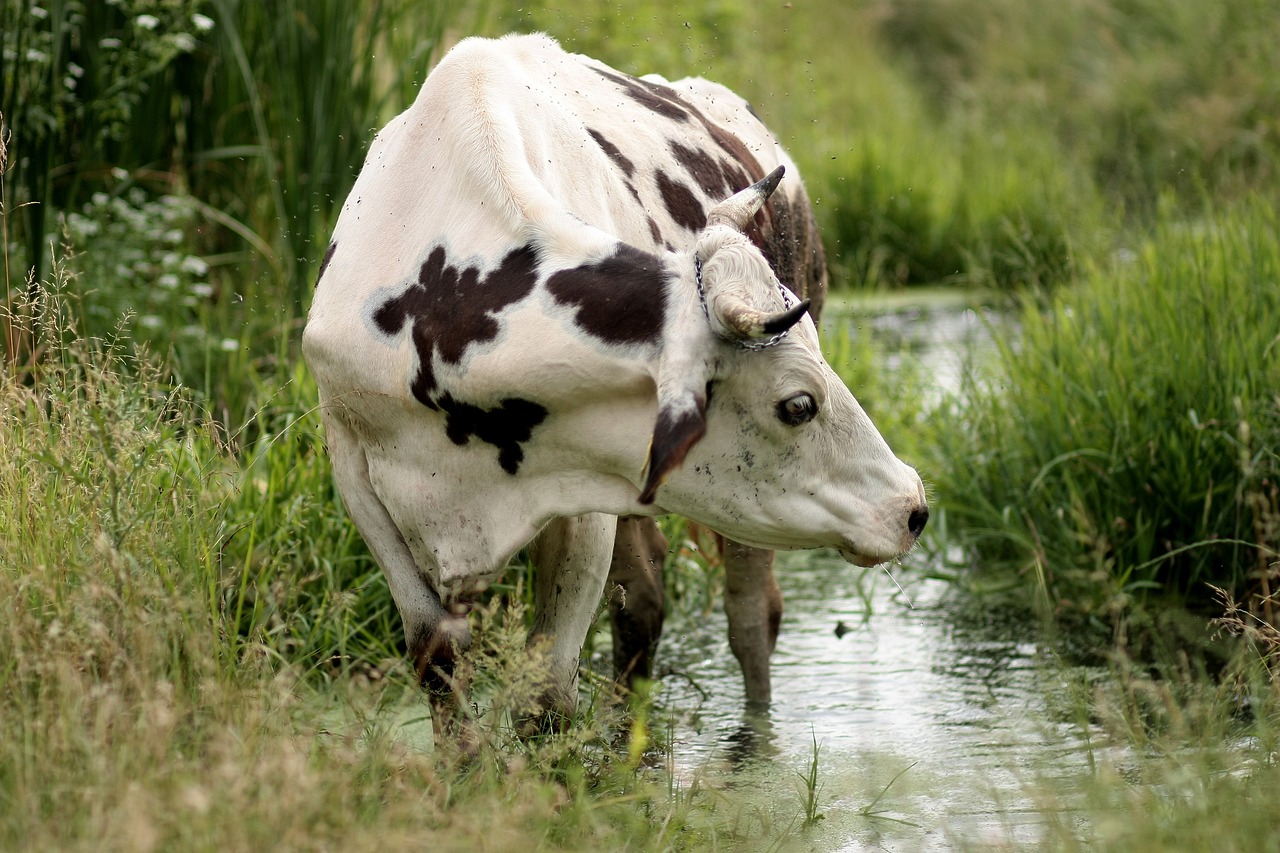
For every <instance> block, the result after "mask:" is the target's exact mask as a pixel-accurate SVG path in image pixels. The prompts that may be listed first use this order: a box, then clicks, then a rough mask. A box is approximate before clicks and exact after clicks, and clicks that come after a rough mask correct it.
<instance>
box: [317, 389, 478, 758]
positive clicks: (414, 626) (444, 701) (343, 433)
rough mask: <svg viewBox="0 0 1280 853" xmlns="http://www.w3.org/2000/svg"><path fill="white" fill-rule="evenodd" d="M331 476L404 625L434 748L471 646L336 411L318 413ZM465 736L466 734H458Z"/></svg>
mask: <svg viewBox="0 0 1280 853" xmlns="http://www.w3.org/2000/svg"><path fill="white" fill-rule="evenodd" d="M322 417H323V419H324V426H325V436H326V440H327V443H328V445H329V458H330V459H331V460H332V462H333V473H334V476H335V477H336V478H337V480H338V484H339V486H340V487H341V491H342V499H343V502H344V504H345V505H346V509H347V514H348V515H350V516H351V519H352V520H353V521H354V522H355V524H356V528H357V529H358V530H359V531H360V535H361V536H363V537H364V541H365V542H366V543H367V544H368V545H369V550H370V551H372V552H373V556H374V558H375V559H376V560H377V561H378V565H379V566H381V567H382V572H383V574H384V575H386V578H387V585H388V586H389V587H390V588H391V597H392V598H393V599H394V600H395V603H396V609H397V610H399V611H400V618H401V620H402V621H403V623H404V635H405V641H406V643H407V645H408V647H409V656H410V659H411V660H412V661H413V664H414V667H415V669H416V670H417V673H418V680H419V682H421V684H422V685H423V687H425V688H426V689H427V694H428V699H429V700H430V702H431V729H432V732H433V734H434V736H435V742H436V743H440V742H441V737H442V736H448V737H454V736H456V735H457V734H458V733H459V732H458V729H459V722H460V720H461V719H462V716H461V714H460V711H461V710H462V705H463V703H464V702H465V701H466V700H465V694H464V693H463V691H461V690H460V689H458V688H459V686H460V685H459V684H458V682H457V680H456V678H455V676H454V663H455V660H456V658H457V657H458V655H459V654H460V653H461V652H462V651H465V650H466V649H467V647H468V646H470V645H471V630H470V628H469V627H468V626H467V620H466V617H465V616H463V615H460V614H458V613H453V612H450V611H449V610H448V609H446V608H445V606H444V605H443V603H442V602H441V600H440V596H439V595H438V594H437V593H436V591H435V590H434V589H432V588H431V586H430V585H429V584H428V583H427V581H426V578H425V577H424V575H423V573H422V571H420V570H419V568H418V566H417V564H416V563H415V562H414V559H413V554H412V553H410V551H409V546H408V545H407V544H405V539H404V535H403V534H402V533H401V532H400V529H399V528H398V527H397V526H396V523H395V521H394V520H393V519H392V517H391V513H390V512H388V510H387V507H386V505H385V504H384V503H383V502H382V499H381V498H380V497H379V496H378V493H377V491H376V490H375V489H374V487H373V482H372V480H371V479H370V476H369V460H368V456H367V455H366V453H365V451H364V449H363V447H362V446H361V444H360V441H359V439H358V437H357V435H356V433H355V432H354V431H353V430H352V429H351V426H350V425H349V424H348V422H347V419H346V417H345V416H344V415H343V410H342V409H341V407H340V406H335V405H328V406H325V407H324V408H323V409H322ZM463 734H466V733H463Z"/></svg>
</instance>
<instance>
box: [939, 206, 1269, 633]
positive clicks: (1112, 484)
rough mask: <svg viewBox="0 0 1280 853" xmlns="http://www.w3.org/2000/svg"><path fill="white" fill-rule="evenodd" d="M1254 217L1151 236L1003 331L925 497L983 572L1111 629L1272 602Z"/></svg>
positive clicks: (956, 416) (1032, 303)
mask: <svg viewBox="0 0 1280 853" xmlns="http://www.w3.org/2000/svg"><path fill="white" fill-rule="evenodd" d="M1276 225H1277V222H1276V216H1275V212H1274V208H1272V207H1271V206H1270V205H1269V204H1268V203H1266V202H1265V201H1263V200H1261V199H1257V200H1252V201H1248V202H1244V203H1241V204H1239V205H1235V206H1231V207H1228V208H1224V209H1222V210H1219V211H1217V212H1216V213H1214V214H1212V215H1211V216H1209V217H1207V218H1206V219H1204V220H1202V221H1199V222H1196V223H1194V224H1190V225H1183V224H1164V225H1162V226H1160V227H1159V228H1158V229H1157V230H1156V231H1155V232H1154V233H1153V234H1152V235H1151V236H1150V237H1149V238H1147V239H1144V240H1142V241H1141V242H1140V243H1137V244H1135V248H1134V249H1133V250H1132V251H1131V252H1128V253H1125V254H1122V255H1120V256H1118V257H1117V259H1116V260H1115V261H1114V262H1113V263H1111V264H1109V265H1107V266H1105V267H1100V268H1097V269H1095V270H1093V271H1092V272H1091V273H1090V274H1089V275H1088V276H1086V277H1085V278H1084V280H1083V281H1082V282H1081V283H1080V285H1079V286H1078V287H1077V288H1073V289H1069V290H1063V291H1061V292H1059V293H1057V294H1055V295H1054V296H1052V297H1051V298H1048V299H1047V300H1045V301H1043V302H1040V301H1036V300H1033V299H1031V298H1028V299H1026V300H1024V302H1023V304H1022V307H1021V309H1020V310H1019V311H1018V313H1017V323H1018V325H1019V326H1020V329H1021V331H1020V334H1018V335H1017V336H1016V337H1002V338H999V339H997V342H996V343H997V346H998V355H997V357H996V359H995V361H996V363H995V364H994V365H993V366H992V369H991V370H990V371H988V372H987V373H985V374H983V375H981V376H979V377H976V378H974V379H973V381H972V382H971V384H970V385H969V387H967V388H966V389H965V391H964V392H963V393H962V394H961V395H960V396H959V397H958V398H957V399H955V400H954V401H953V403H952V405H951V407H950V408H949V409H947V410H946V411H945V412H944V413H943V414H944V417H943V419H942V421H941V422H940V424H939V429H938V430H937V432H936V434H935V436H934V438H935V445H934V449H935V451H936V460H937V465H938V474H939V476H938V495H939V496H940V498H941V500H942V502H943V504H944V505H945V507H946V511H947V513H948V517H949V520H950V522H951V526H952V529H953V531H954V530H955V529H957V528H959V529H962V530H963V531H964V532H963V539H964V541H965V542H966V543H967V544H968V546H969V547H970V548H971V549H972V554H973V558H974V562H975V564H976V565H978V566H995V565H1004V566H1009V567H1012V568H1013V569H1014V570H1015V571H1017V572H1018V573H1020V574H1021V576H1022V577H1023V578H1024V580H1025V582H1026V583H1027V584H1028V585H1031V586H1037V587H1039V589H1040V591H1041V593H1042V596H1043V600H1045V601H1047V602H1048V603H1049V604H1050V606H1051V607H1052V608H1054V609H1057V610H1059V611H1066V612H1077V613H1079V612H1083V613H1086V614H1091V615H1094V616H1098V617H1102V618H1104V619H1106V617H1108V616H1109V615H1117V614H1124V613H1127V612H1129V609H1130V605H1131V604H1133V603H1134V602H1135V601H1140V600H1142V599H1144V598H1146V597H1148V596H1151V595H1166V594H1167V595H1169V596H1171V597H1173V598H1174V599H1176V600H1181V601H1184V602H1186V603H1188V604H1190V605H1191V606H1193V607H1194V608H1197V609H1204V608H1205V607H1206V606H1208V604H1209V602H1210V594H1209V589H1208V587H1207V586H1206V584H1207V583H1213V584H1217V585H1219V586H1223V587H1225V588H1227V589H1230V590H1234V591H1236V592H1244V591H1252V592H1259V593H1261V594H1263V595H1264V596H1266V595H1269V593H1270V592H1271V591H1272V589H1273V587H1272V586H1271V584H1272V583H1273V582H1272V581H1271V580H1270V576H1271V574H1272V573H1273V572H1274V569H1275V562H1276V560H1277V557H1278V556H1280V539H1277V530H1278V529H1280V526H1278V524H1277V521H1278V520H1280V511H1278V510H1280V505H1278V504H1277V483H1278V482H1280V480H1278V479H1277V475H1280V457H1278V456H1277V454H1276V450H1275V448H1276V447H1277V446H1280V399H1278V398H1277V397H1276V389H1277V388H1278V387H1280V338H1277V336H1276V328H1275V324H1274V322H1273V321H1272V318H1273V317H1275V316H1276V312H1277V310H1280V291H1277V289H1276V287H1275V286H1274V285H1275V281H1276V279H1277V275H1280V241H1277V239H1276V236H1275V235H1276V233H1277V232H1276Z"/></svg>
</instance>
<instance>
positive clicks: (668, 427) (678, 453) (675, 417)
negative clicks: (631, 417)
mask: <svg viewBox="0 0 1280 853" xmlns="http://www.w3.org/2000/svg"><path fill="white" fill-rule="evenodd" d="M694 404H695V405H694V407H693V408H691V409H685V410H684V411H681V412H675V411H673V410H672V409H671V408H670V407H669V406H668V407H666V408H663V409H662V410H661V411H660V412H658V421H657V423H656V424H654V427H653V441H652V443H651V444H650V445H649V476H648V477H647V478H646V479H645V483H644V489H643V491H641V492H640V498H639V501H640V503H642V504H651V503H653V500H654V498H655V497H656V496H657V493H658V489H659V488H660V487H661V486H662V483H663V481H664V480H666V479H667V475H668V474H670V473H671V472H672V471H674V470H675V469H677V468H679V467H680V465H681V463H683V462H684V458H685V457H686V456H688V455H689V450H690V448H692V447H693V446H694V445H695V444H697V443H698V440H699V439H700V438H702V436H704V435H706V432H707V401H706V398H704V397H702V396H700V395H695V396H694Z"/></svg>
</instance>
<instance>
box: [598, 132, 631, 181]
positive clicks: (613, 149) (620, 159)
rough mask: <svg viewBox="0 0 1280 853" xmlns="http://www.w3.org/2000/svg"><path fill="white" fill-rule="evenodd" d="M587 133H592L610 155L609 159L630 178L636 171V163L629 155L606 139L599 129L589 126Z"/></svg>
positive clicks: (601, 148) (601, 147) (602, 148)
mask: <svg viewBox="0 0 1280 853" xmlns="http://www.w3.org/2000/svg"><path fill="white" fill-rule="evenodd" d="M587 133H589V134H591V138H592V139H594V140H595V141H596V145H599V146H600V150H601V151H603V152H604V153H605V154H606V155H608V157H609V159H610V160H612V161H613V162H614V165H616V166H617V167H618V168H619V169H621V170H622V172H623V174H625V175H626V176H627V177H628V178H630V177H631V176H632V175H634V174H635V173H636V164H635V163H632V162H631V161H630V160H629V159H627V155H625V154H623V153H622V152H621V151H620V150H618V146H616V145H614V144H613V143H612V142H610V141H609V140H607V139H605V138H604V135H603V134H602V133H600V132H599V131H595V130H591V129H590V128H587Z"/></svg>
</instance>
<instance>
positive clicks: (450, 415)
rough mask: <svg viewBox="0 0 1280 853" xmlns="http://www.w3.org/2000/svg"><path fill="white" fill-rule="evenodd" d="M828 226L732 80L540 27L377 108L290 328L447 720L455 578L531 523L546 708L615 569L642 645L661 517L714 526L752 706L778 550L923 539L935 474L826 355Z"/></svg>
mask: <svg viewBox="0 0 1280 853" xmlns="http://www.w3.org/2000/svg"><path fill="white" fill-rule="evenodd" d="M821 252H822V250H821V244H820V243H819V241H818V236H817V233H816V228H815V227H814V226H813V219H812V214H811V211H810V206H809V203H808V201H807V199H806V198H805V195H804V189H803V186H802V185H801V183H800V181H799V179H798V176H797V175H796V170H795V167H794V164H793V163H792V162H791V160H790V159H789V158H788V157H787V155H786V154H785V152H784V151H783V150H782V148H781V147H780V146H779V145H778V143H777V142H776V141H775V140H774V138H773V137H772V135H771V134H770V133H769V132H768V130H767V129H765V127H764V125H763V124H762V123H761V122H760V121H759V119H758V118H757V117H756V116H755V115H754V114H753V113H752V112H751V110H750V109H749V107H748V106H747V104H746V103H745V102H744V101H743V100H742V99H741V98H739V97H738V96H736V95H734V94H733V93H732V92H730V91H729V90H728V89H726V88H724V87H722V86H719V85H716V84H713V83H709V82H706V81H704V80H700V79H693V80H682V81H677V82H675V83H669V82H667V81H666V80H664V79H662V78H660V77H644V78H637V77H632V76H629V75H627V74H623V73H621V72H619V71H616V70H614V69H612V68H610V67H608V66H607V65H604V64H602V63H600V62H598V61H595V60H593V59H590V58H587V57H584V56H579V55H574V54H570V53H567V52H565V51H564V50H563V49H562V48H561V47H560V46H559V45H558V44H557V43H556V42H555V41H554V40H552V39H551V38H549V37H547V36H545V35H520V36H507V37H504V38H501V39H496V40H490V39H481V38H467V39H464V40H462V41H461V42H459V43H458V44H457V45H456V46H455V47H454V48H453V49H452V50H451V51H449V53H448V54H447V55H446V56H445V57H444V58H443V59H442V60H441V61H440V62H439V63H438V65H437V66H436V67H435V69H434V70H433V71H432V72H431V74H430V75H429V76H428V77H427V80H426V82H425V83H424V84H423V87H422V89H421V91H420V93H419V95H418V97H417V98H416V100H415V101H414V103H413V104H412V105H411V106H410V107H409V108H408V109H407V110H406V111H405V112H403V113H402V114H400V115H399V116H398V117H396V118H395V119H393V120H392V121H391V122H390V123H389V124H388V125H387V126H386V127H385V128H383V129H382V130H381V131H380V132H379V133H378V134H377V136H376V138H375V139H374V141H373V142H372V144H371V146H370V149H369V152H368V155H367V158H366V160H365V163H364V166H363V168H362V169H361V171H360V173H359V176H358V177H357V179H356V181H355V184H354V186H353V188H352V190H351V193H350V195H349V196H348V198H347V200H346V202H345V204H344V205H343V208H342V211H341V214H340V216H339V218H338V222H337V225H336V227H335V230H334V233H333V236H332V239H331V241H330V243H329V245H328V248H327V251H326V252H325V255H324V259H323V261H322V263H321V266H320V273H319V278H318V283H317V286H316V290H315V294H314V298H313V302H312V306H311V309H310V312H309V314H308V318H307V323H306V327H305V330H304V333H303V351H304V356H305V358H306V361H307V364H308V366H309V367H310V370H311V372H312V374H313V375H314V377H315V379H316V382H317V385H318V387H319V392H320V406H321V417H322V421H323V425H324V430H325V436H326V442H327V445H328V450H329V455H330V458H331V461H332V465H333V471H334V477H335V480H336V483H337V486H338V490H339V493H340V495H341V497H342V500H343V502H344V504H345V506H346V509H347V512H348V515H349V516H350V517H351V519H352V520H353V521H354V523H355V525H356V527H357V528H358V530H359V531H360V533H361V535H362V536H363V537H364V539H365V541H366V543H367V544H368V546H369V548H370V550H371V552H372V554H373V556H374V558H375V559H376V561H377V562H378V564H379V565H380V567H381V568H382V570H383V572H384V574H385V576H386V578H387V582H388V585H389V587H390V590H391V594H392V597H393V598H394V600H395V603H396V606H397V608H398V610H399V612H400V615H401V618H402V622H403V627H404V632H405V639H406V643H407V646H408V651H409V654H410V655H411V656H412V658H413V660H414V663H415V665H416V667H417V670H418V674H419V677H420V679H421V680H422V682H423V684H424V685H425V686H427V687H428V688H429V692H430V695H431V696H432V697H433V715H432V716H433V720H439V719H442V718H447V716H448V714H449V707H450V703H451V702H452V703H456V702H457V696H456V694H451V690H453V688H454V687H456V685H455V684H454V683H453V682H452V678H451V672H452V667H453V663H454V661H455V660H456V655H457V654H458V653H459V651H460V650H463V649H465V648H466V647H467V646H468V644H469V642H470V629H469V627H468V624H467V621H466V619H465V617H464V616H463V615H461V614H460V608H459V603H460V602H464V601H466V600H468V598H469V597H471V596H474V595H475V594H476V593H477V592H479V591H480V590H482V589H484V588H485V587H486V586H487V585H488V584H490V583H492V582H493V581H494V580H495V579H496V578H497V577H498V576H499V575H500V574H501V573H502V572H503V570H504V568H505V567H506V566H507V564H508V562H509V561H510V560H511V559H512V558H513V557H514V556H515V555H516V554H517V553H519V552H520V550H521V549H524V548H526V546H527V548H528V553H529V555H530V559H531V561H532V562H533V564H534V565H535V567H536V569H535V572H534V579H533V581H532V583H533V593H534V619H533V626H532V628H531V630H530V642H534V641H541V642H545V643H546V644H547V646H546V647H547V649H548V660H549V666H550V672H549V673H548V683H547V690H546V694H545V697H544V700H545V705H544V707H545V708H546V709H547V712H548V713H549V714H555V715H559V716H561V717H565V716H567V715H570V714H571V713H572V711H573V709H574V707H575V705H576V700H577V678H578V669H579V656H580V654H581V649H582V645H583V642H584V640H585V637H586V633H587V631H588V629H589V626H590V623H591V621H592V618H593V616H594V613H595V609H596V606H597V605H598V603H599V601H600V599H601V596H602V594H603V593H604V591H605V585H606V578H607V576H608V575H609V573H610V571H611V567H612V571H613V574H614V576H615V578H617V579H618V580H619V583H620V585H621V586H622V587H623V588H624V590H623V592H622V594H619V595H615V596H613V601H614V605H613V610H614V620H613V621H614V625H615V638H616V640H617V642H616V648H615V663H617V664H618V666H619V667H620V668H621V669H623V670H624V671H626V670H630V674H632V675H635V674H636V673H641V674H643V673H645V672H647V671H648V669H649V667H650V666H651V662H650V656H651V653H652V648H653V645H654V644H655V643H656V640H657V636H658V632H659V631H660V620H661V581H660V576H658V577H657V580H656V582H655V572H654V571H653V569H654V567H655V566H660V564H661V559H662V556H663V555H664V554H665V550H666V545H665V543H664V542H663V541H662V538H661V534H660V533H659V532H658V531H657V528H656V526H655V525H654V521H653V518H654V517H655V516H657V515H660V514H663V513H679V514H682V515H684V516H686V517H687V518H689V519H692V520H693V521H695V522H697V523H699V524H701V525H704V526H706V527H707V528H710V529H711V530H714V531H716V532H718V533H719V534H722V535H723V536H724V537H726V540H727V544H726V551H727V558H726V563H727V571H728V580H727V587H728V595H727V601H726V610H727V611H728V614H729V619H730V632H731V640H732V642H731V645H732V647H733V650H734V652H735V654H737V656H738V657H739V660H740V661H742V663H743V669H744V674H745V679H746V684H747V694H748V699H754V700H756V701H767V699H768V696H769V680H768V657H769V652H770V651H771V649H772V647H773V642H774V639H775V638H776V635H777V624H778V619H779V618H780V616H781V597H780V594H779V593H778V585H777V582H776V580H775V579H774V576H773V569H772V551H773V550H776V549H798V548H832V549H836V550H837V551H839V553H840V554H842V555H843V556H844V557H845V558H846V559H847V560H849V561H850V562H852V563H854V564H857V565H860V566H871V565H876V564H878V563H881V562H884V561H888V560H892V559H894V558H897V557H898V556H900V555H902V554H904V553H905V552H906V551H908V550H909V549H910V548H911V547H912V546H913V545H914V543H915V542H916V540H917V538H918V537H919V535H920V532H921V530H922V528H923V527H924V524H925V522H926V520H927V518H928V508H927V503H926V500H925V495H924V489H923V486H922V484H921V481H920V477H919V476H918V475H917V474H916V472H915V471H914V470H913V469H912V468H911V467H909V466H908V465H906V464H905V463H903V462H902V461H900V460H899V459H898V458H897V457H895V456H894V454H893V452H892V451H891V450H890V449H889V447H888V445H887V444H886V443H885V441H884V439H883V438H882V437H881V436H880V434H879V432H878V431H877V430H876V428H875V427H874V426H873V424H872V423H871V421H870V419H869V418H868V417H867V415H866V414H865V412H864V411H863V410H862V408H861V407H860V406H859V404H858V402H857V401H856V400H855V398H854V396H853V394H852V393H851V392H850V391H849V390H848V389H847V388H846V387H845V385H844V384H843V383H842V382H841V381H840V379H839V378H838V377H837V376H836V374H835V373H834V371H832V369H831V368H830V367H829V366H828V365H827V363H826V362H825V361H824V359H823V357H822V355H821V352H820V350H819V346H818V337H817V330H816V327H815V325H814V320H813V317H812V316H810V314H811V312H815V311H816V310H817V307H818V305H819V304H820V300H821V298H822V296H823V294H824V293H825V286H826V271H825V266H824V264H823V263H822V254H821ZM619 519H622V520H621V521H619ZM655 608H656V611H655ZM455 709H456V704H455Z"/></svg>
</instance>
